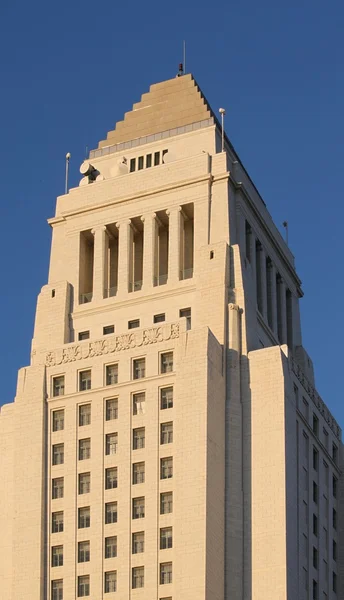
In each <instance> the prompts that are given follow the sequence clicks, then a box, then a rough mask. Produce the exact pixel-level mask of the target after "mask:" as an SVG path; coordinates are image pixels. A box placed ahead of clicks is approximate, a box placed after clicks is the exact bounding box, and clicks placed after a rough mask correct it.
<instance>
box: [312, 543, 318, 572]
mask: <svg viewBox="0 0 344 600" xmlns="http://www.w3.org/2000/svg"><path fill="white" fill-rule="evenodd" d="M313 567H314V569H317V568H318V550H317V548H315V547H314V546H313Z"/></svg>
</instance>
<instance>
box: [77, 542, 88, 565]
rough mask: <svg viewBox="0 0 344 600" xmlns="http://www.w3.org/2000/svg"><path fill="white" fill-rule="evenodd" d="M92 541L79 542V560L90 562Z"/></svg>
mask: <svg viewBox="0 0 344 600" xmlns="http://www.w3.org/2000/svg"><path fill="white" fill-rule="evenodd" d="M90 558H91V557H90V542H89V541H87V542H79V544H78V562H79V563H83V562H89V560H90Z"/></svg>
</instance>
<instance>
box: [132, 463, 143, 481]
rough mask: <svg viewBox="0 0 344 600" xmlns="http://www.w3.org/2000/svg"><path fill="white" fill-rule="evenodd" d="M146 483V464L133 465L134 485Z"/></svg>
mask: <svg viewBox="0 0 344 600" xmlns="http://www.w3.org/2000/svg"><path fill="white" fill-rule="evenodd" d="M144 482H145V463H144V462H139V463H134V464H133V484H136V483H144Z"/></svg>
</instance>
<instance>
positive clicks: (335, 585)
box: [332, 571, 337, 594]
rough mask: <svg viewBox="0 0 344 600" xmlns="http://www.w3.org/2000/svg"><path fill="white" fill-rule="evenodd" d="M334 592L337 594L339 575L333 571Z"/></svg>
mask: <svg viewBox="0 0 344 600" xmlns="http://www.w3.org/2000/svg"><path fill="white" fill-rule="evenodd" d="M332 590H333V591H334V593H335V594H336V593H337V574H336V573H335V572H334V571H333V573H332Z"/></svg>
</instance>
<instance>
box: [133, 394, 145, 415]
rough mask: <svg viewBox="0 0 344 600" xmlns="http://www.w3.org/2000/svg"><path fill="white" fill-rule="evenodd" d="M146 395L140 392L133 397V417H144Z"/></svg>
mask: <svg viewBox="0 0 344 600" xmlns="http://www.w3.org/2000/svg"><path fill="white" fill-rule="evenodd" d="M145 400H146V394H145V393H144V392H140V393H139V394H134V395H133V415H144V413H145Z"/></svg>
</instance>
